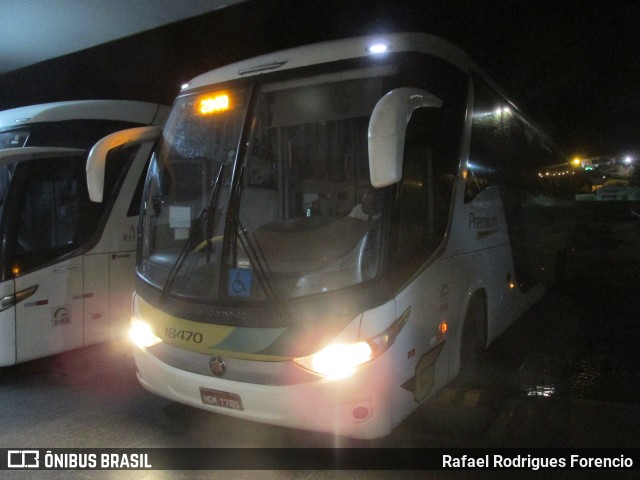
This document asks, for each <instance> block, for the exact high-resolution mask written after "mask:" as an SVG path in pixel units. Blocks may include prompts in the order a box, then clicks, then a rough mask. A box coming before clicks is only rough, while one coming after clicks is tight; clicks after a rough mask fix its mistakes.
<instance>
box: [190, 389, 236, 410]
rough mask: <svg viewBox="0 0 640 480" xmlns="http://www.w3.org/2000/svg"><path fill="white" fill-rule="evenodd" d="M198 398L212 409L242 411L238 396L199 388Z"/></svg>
mask: <svg viewBox="0 0 640 480" xmlns="http://www.w3.org/2000/svg"><path fill="white" fill-rule="evenodd" d="M200 397H201V398H202V403H204V404H205V405H213V406H214V407H222V408H230V409H232V410H244V407H243V406H242V399H241V398H240V395H237V394H235V393H229V392H221V391H220V390H211V389H210V388H204V387H200Z"/></svg>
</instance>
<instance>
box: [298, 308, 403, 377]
mask: <svg viewBox="0 0 640 480" xmlns="http://www.w3.org/2000/svg"><path fill="white" fill-rule="evenodd" d="M410 315H411V307H409V308H407V309H406V310H405V311H404V312H403V313H402V315H400V317H398V318H397V319H396V320H395V321H394V322H393V323H392V324H391V325H389V327H388V328H387V329H386V330H385V331H384V332H382V333H380V334H378V335H376V336H374V337H371V338H368V339H367V340H360V341H358V342H356V343H332V344H330V345H329V346H327V347H325V348H323V349H322V350H320V351H319V352H316V353H314V354H313V355H309V356H308V357H300V358H294V359H293V361H294V362H295V363H297V364H298V365H300V366H301V367H304V368H306V369H307V370H311V371H312V372H314V373H317V374H319V375H323V376H325V377H329V378H332V379H339V378H346V377H348V376H350V375H352V374H353V372H355V369H356V368H357V367H359V366H360V365H363V364H365V363H367V362H369V361H371V360H373V359H374V358H376V357H378V356H380V355H382V354H383V353H384V352H386V351H387V350H388V349H389V348H391V345H393V344H394V342H395V341H396V337H397V336H398V334H399V333H400V331H401V330H402V329H403V328H404V326H405V325H406V324H407V320H408V319H409V316H410Z"/></svg>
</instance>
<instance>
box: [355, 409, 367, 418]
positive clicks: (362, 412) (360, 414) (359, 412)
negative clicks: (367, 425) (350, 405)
mask: <svg viewBox="0 0 640 480" xmlns="http://www.w3.org/2000/svg"><path fill="white" fill-rule="evenodd" d="M353 418H355V419H356V420H365V419H367V418H369V409H368V408H367V407H356V408H354V409H353Z"/></svg>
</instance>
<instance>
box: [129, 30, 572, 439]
mask: <svg viewBox="0 0 640 480" xmlns="http://www.w3.org/2000/svg"><path fill="white" fill-rule="evenodd" d="M563 162H565V158H564V157H563V156H562V155H561V154H560V153H559V152H558V150H557V149H556V148H555V147H554V145H553V143H552V142H551V141H550V140H549V139H548V138H547V137H546V136H545V135H544V134H543V133H542V132H541V131H540V130H539V129H538V128H537V127H536V126H534V125H533V124H532V123H531V122H530V121H528V120H526V119H525V117H524V116H523V115H522V114H521V113H520V111H519V110H518V109H517V108H516V107H515V106H514V105H513V104H512V103H510V102H509V101H508V100H507V99H506V98H505V97H504V96H503V95H502V94H501V93H500V92H499V90H498V89H497V88H496V87H495V86H494V84H493V83H492V82H491V81H490V80H489V79H488V78H487V77H486V75H484V74H483V72H482V71H481V70H480V69H478V68H477V67H476V65H475V64H474V63H472V62H471V61H470V60H469V59H468V58H467V57H466V56H465V54H464V53H463V52H461V51H460V50H458V49H457V48H456V47H454V46H452V45H450V44H449V43H447V42H445V41H442V40H440V39H437V38H433V37H431V36H427V35H423V34H411V33H408V34H393V35H380V36H370V37H364V38H353V39H347V40H342V41H332V42H328V43H322V44H317V45H311V46H306V47H301V48H295V49H291V50H286V51H281V52H276V53H273V54H269V55H265V56H261V57H258V58H253V59H250V60H246V61H242V62H240V63H236V64H233V65H229V66H226V67H223V68H219V69H216V70H213V71H211V72H208V73H205V74H203V75H201V76H198V77H196V78H195V79H193V80H192V81H191V82H189V83H188V84H186V85H185V86H184V87H183V90H182V92H181V94H180V95H179V97H178V98H177V100H176V102H175V104H174V106H173V110H172V113H171V114H170V116H169V119H168V120H167V124H166V125H165V127H164V130H163V133H162V136H161V139H160V141H159V143H158V147H157V149H156V150H155V152H154V154H153V157H152V161H151V165H150V168H149V173H148V176H147V181H146V186H145V191H144V195H143V204H144V209H143V215H142V217H141V223H140V228H141V242H140V245H139V247H140V249H139V252H138V262H137V267H136V272H137V276H136V280H135V294H134V299H133V318H132V331H131V336H132V338H133V339H134V340H135V342H136V344H137V347H136V348H135V354H134V356H135V360H136V364H137V374H138V378H139V380H140V382H141V384H142V385H143V386H144V387H145V388H146V389H148V390H149V391H151V392H154V393H156V394H158V395H162V396H164V397H166V398H169V399H173V400H175V401H177V402H181V403H184V404H188V405H192V406H195V407H199V408H202V409H205V410H208V411H211V412H216V413H221V414H226V415H232V416H235V417H238V418H243V419H247V420H253V421H258V422H265V423H270V424H274V425H280V426H287V427H294V428H300V429H309V430H315V431H323V432H329V433H332V434H338V435H343V436H350V437H356V438H364V439H369V438H377V437H381V436H384V435H386V434H388V433H389V432H390V431H391V430H392V429H393V428H394V427H395V426H397V425H398V424H399V423H400V422H401V421H402V420H403V419H404V418H406V417H407V416H408V415H409V414H410V413H411V412H413V411H414V410H415V409H416V408H417V407H418V406H419V405H420V404H422V403H423V402H424V401H425V400H427V399H428V398H429V397H430V396H431V395H433V394H434V393H435V392H437V391H438V390H439V389H440V388H442V387H443V386H444V385H445V384H447V383H448V382H450V381H451V380H452V379H453V378H454V377H455V376H456V375H457V374H458V372H459V370H460V367H461V362H462V363H464V362H468V363H469V368H471V367H472V366H473V361H474V359H475V358H476V357H477V356H478V355H479V354H480V353H481V351H482V349H484V347H485V346H487V345H488V344H489V343H491V342H492V341H493V340H494V339H495V338H496V337H497V336H498V335H499V334H500V333H501V332H503V331H504V330H505V329H506V328H507V327H508V326H509V325H510V324H512V323H513V322H514V321H515V320H516V319H517V318H518V316H519V315H521V313H522V312H523V311H524V310H525V309H526V308H527V307H529V306H530V305H532V304H533V303H534V302H535V301H536V300H538V299H539V298H540V297H541V296H542V295H543V294H544V293H545V291H546V290H547V289H548V287H549V285H550V283H551V282H552V280H553V276H554V268H555V263H556V259H557V257H558V254H559V252H561V251H562V245H563V243H562V240H563V233H564V232H563V228H562V227H563V225H564V222H563V221H562V218H561V216H562V215H561V214H560V213H558V212H560V211H561V210H562V209H560V208H558V209H556V208H555V207H556V206H557V205H559V204H560V202H558V201H557V199H556V197H555V195H556V192H554V191H551V190H548V189H547V190H548V191H545V188H546V186H545V184H544V183H543V182H541V179H540V176H539V173H540V172H541V171H542V170H541V169H542V168H543V166H544V165H557V164H559V163H563Z"/></svg>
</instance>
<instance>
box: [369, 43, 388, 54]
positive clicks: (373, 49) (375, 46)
mask: <svg viewBox="0 0 640 480" xmlns="http://www.w3.org/2000/svg"><path fill="white" fill-rule="evenodd" d="M366 50H367V52H369V53H372V54H373V55H382V54H383V53H387V52H388V51H389V45H387V44H386V43H383V42H375V43H372V44H371V45H369V46H368V47H367V48H366Z"/></svg>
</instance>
